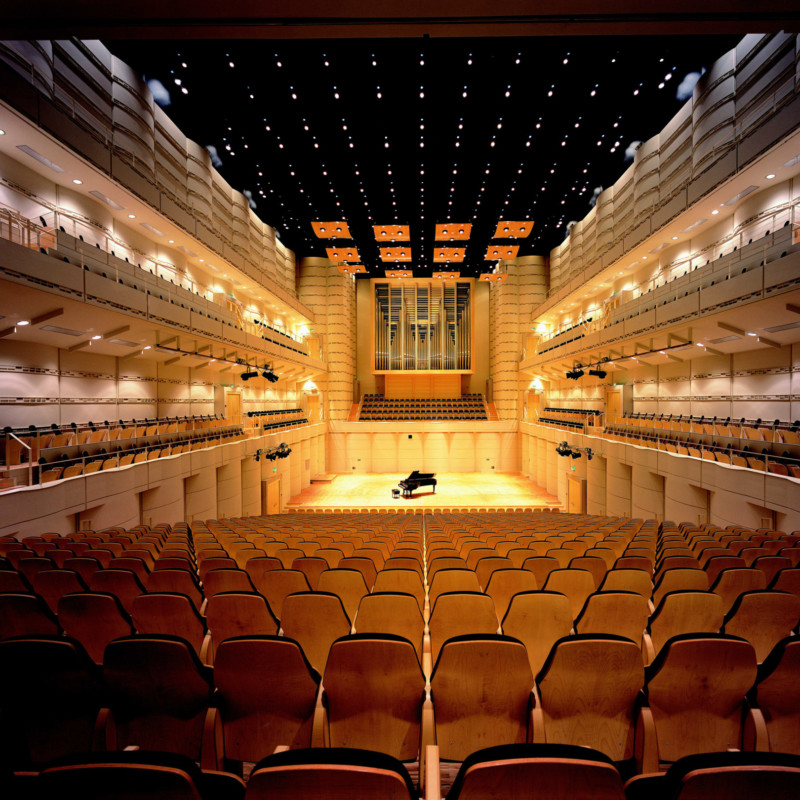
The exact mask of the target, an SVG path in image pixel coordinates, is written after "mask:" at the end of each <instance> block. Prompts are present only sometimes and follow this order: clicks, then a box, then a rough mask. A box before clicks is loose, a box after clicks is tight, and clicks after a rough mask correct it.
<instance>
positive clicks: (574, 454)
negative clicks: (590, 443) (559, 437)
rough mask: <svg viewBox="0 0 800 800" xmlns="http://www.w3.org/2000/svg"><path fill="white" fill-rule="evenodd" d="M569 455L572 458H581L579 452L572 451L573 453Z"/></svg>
mask: <svg viewBox="0 0 800 800" xmlns="http://www.w3.org/2000/svg"><path fill="white" fill-rule="evenodd" d="M570 455H571V456H572V457H573V458H580V457H581V451H580V450H573V451H572V452H571V453H570Z"/></svg>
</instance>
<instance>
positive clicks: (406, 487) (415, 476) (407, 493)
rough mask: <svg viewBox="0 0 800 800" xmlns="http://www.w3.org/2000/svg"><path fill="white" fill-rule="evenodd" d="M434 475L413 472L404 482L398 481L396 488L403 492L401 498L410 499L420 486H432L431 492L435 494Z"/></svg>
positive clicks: (417, 471) (431, 473)
mask: <svg viewBox="0 0 800 800" xmlns="http://www.w3.org/2000/svg"><path fill="white" fill-rule="evenodd" d="M435 475H436V473H435V472H419V470H416V469H415V470H414V471H413V472H412V473H411V474H410V475H409V476H408V477H407V478H406V479H405V480H402V481H400V483H399V484H398V486H399V487H400V488H401V489H402V490H403V497H411V493H412V492H413V491H414V490H415V489H419V487H420V486H433V492H434V494H436V478H435Z"/></svg>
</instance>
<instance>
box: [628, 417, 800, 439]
mask: <svg viewBox="0 0 800 800" xmlns="http://www.w3.org/2000/svg"><path fill="white" fill-rule="evenodd" d="M614 424H615V425H619V426H622V427H627V428H640V429H642V428H643V429H646V430H666V431H676V432H677V431H681V432H684V433H703V434H706V435H709V436H723V437H726V438H739V439H747V440H749V441H756V442H777V443H782V442H783V443H786V444H800V420H795V422H794V423H791V422H787V421H781V420H778V419H776V420H775V421H774V422H772V423H762V422H761V420H760V419H759V420H755V421H749V422H748V421H745V419H744V418H742V419H740V420H739V421H738V422H737V421H735V420H734V421H733V422H731V418H730V417H728V418H727V419H725V420H719V421H718V420H717V418H716V417H714V418H712V419H706V418H705V417H697V418H695V417H693V416H689V417H687V418H686V419H684V418H683V416H682V415H681V416H678V417H673V415H672V414H669V415H665V414H659V415H658V416H656V415H655V414H623V415H622V416H621V417H620V418H618V419H616V420H615V421H614Z"/></svg>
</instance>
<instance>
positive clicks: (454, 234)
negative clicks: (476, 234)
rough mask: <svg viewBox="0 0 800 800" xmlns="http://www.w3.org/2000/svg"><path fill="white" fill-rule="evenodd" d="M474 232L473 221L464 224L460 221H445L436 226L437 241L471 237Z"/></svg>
mask: <svg viewBox="0 0 800 800" xmlns="http://www.w3.org/2000/svg"><path fill="white" fill-rule="evenodd" d="M471 233H472V223H471V222H467V223H465V224H464V225H459V224H458V223H455V222H453V223H450V222H448V223H445V224H442V225H437V226H436V241H437V242H441V241H445V240H447V239H462V240H463V239H469V235H470V234H471Z"/></svg>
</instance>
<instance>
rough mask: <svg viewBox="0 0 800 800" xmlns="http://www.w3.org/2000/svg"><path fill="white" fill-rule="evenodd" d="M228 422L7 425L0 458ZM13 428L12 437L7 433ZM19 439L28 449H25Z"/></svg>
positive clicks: (18, 460) (21, 458)
mask: <svg viewBox="0 0 800 800" xmlns="http://www.w3.org/2000/svg"><path fill="white" fill-rule="evenodd" d="M227 425H228V423H227V421H226V420H225V419H224V418H221V417H217V416H216V415H214V416H205V417H203V416H194V417H182V418H181V417H174V418H170V417H163V418H158V419H152V420H150V419H143V420H139V421H138V422H137V421H136V420H130V421H128V422H125V421H124V420H119V422H118V423H114V422H108V421H107V420H106V421H104V422H102V423H97V424H95V423H94V422H91V421H90V422H82V423H71V424H70V425H64V426H60V427H59V426H58V425H56V424H55V423H54V424H53V425H51V426H50V428H49V429H47V428H43V429H36V428H35V427H34V426H31V427H30V428H29V429H24V428H23V429H8V430H6V431H5V432H4V434H3V435H4V440H5V441H4V446H3V453H4V462H3V463H5V464H24V463H26V462H27V461H28V459H29V458H30V459H31V460H32V461H34V462H35V461H37V460H38V459H39V458H40V457H45V456H46V455H47V453H46V451H48V450H53V449H57V448H61V447H70V446H77V445H88V444H99V443H101V442H115V441H119V440H131V439H139V438H144V437H156V436H158V437H159V438H161V437H165V436H173V435H175V434H176V433H185V432H190V431H203V430H208V429H209V428H220V427H226V426H227ZM9 432H13V433H14V434H15V436H16V437H17V438H16V439H15V438H14V437H12V436H10V435H8V433H9ZM18 440H21V441H22V442H24V443H25V444H26V445H28V447H30V448H31V449H30V450H28V449H27V448H26V447H24V446H23V444H21V443H20V441H18Z"/></svg>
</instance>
